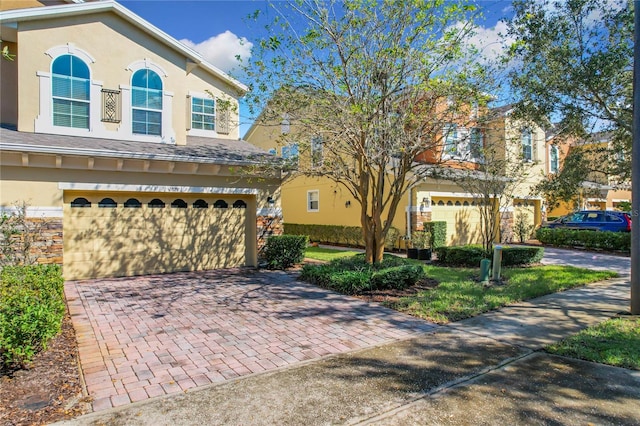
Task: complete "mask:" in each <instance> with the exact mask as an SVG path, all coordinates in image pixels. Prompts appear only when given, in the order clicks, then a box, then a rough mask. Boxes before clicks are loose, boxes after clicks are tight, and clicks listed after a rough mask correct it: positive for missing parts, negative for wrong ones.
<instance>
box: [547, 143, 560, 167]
mask: <svg viewBox="0 0 640 426" xmlns="http://www.w3.org/2000/svg"><path fill="white" fill-rule="evenodd" d="M559 168H560V160H559V158H558V147H557V146H555V145H551V146H550V147H549V171H550V172H551V173H558V169H559Z"/></svg>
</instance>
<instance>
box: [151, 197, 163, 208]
mask: <svg viewBox="0 0 640 426" xmlns="http://www.w3.org/2000/svg"><path fill="white" fill-rule="evenodd" d="M147 205H148V206H149V207H151V208H152V209H163V208H164V206H165V204H164V201H162V200H161V199H159V198H154V199H153V200H151V201H149V204H147Z"/></svg>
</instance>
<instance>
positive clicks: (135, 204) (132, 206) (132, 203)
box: [124, 198, 142, 209]
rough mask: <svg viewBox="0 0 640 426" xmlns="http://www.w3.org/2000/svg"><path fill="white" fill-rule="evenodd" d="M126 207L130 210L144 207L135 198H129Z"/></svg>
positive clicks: (125, 203)
mask: <svg viewBox="0 0 640 426" xmlns="http://www.w3.org/2000/svg"><path fill="white" fill-rule="evenodd" d="M124 207H125V208H128V209H139V208H141V207H142V203H141V202H140V201H138V200H137V199H135V198H129V199H128V200H127V201H125V202H124Z"/></svg>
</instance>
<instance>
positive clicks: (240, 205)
mask: <svg viewBox="0 0 640 426" xmlns="http://www.w3.org/2000/svg"><path fill="white" fill-rule="evenodd" d="M233 208H234V209H246V208H247V203H245V202H244V201H242V200H236V201H235V202H234V203H233Z"/></svg>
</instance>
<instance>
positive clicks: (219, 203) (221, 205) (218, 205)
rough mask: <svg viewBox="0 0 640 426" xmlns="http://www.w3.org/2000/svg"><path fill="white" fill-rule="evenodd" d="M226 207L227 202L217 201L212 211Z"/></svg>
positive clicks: (227, 205)
mask: <svg viewBox="0 0 640 426" xmlns="http://www.w3.org/2000/svg"><path fill="white" fill-rule="evenodd" d="M227 207H229V204H227V202H226V201H224V200H218V201H216V202H215V203H213V208H214V209H226V208H227Z"/></svg>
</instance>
